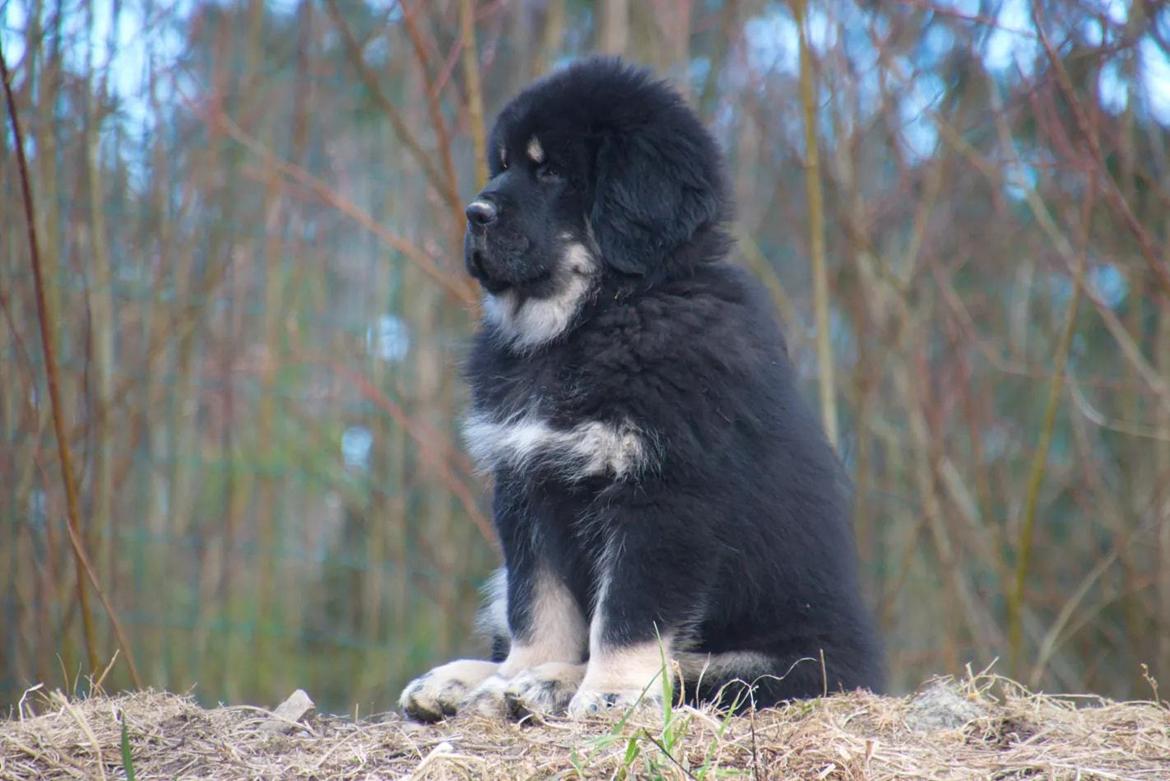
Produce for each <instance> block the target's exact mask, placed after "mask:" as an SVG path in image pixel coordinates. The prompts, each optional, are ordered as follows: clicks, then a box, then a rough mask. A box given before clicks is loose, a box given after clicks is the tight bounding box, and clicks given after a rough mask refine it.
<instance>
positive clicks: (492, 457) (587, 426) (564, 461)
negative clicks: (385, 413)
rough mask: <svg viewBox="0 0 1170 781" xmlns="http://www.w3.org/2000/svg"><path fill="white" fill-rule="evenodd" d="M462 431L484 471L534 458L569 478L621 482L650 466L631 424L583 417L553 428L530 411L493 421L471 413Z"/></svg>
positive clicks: (645, 448)
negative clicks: (607, 478)
mask: <svg viewBox="0 0 1170 781" xmlns="http://www.w3.org/2000/svg"><path fill="white" fill-rule="evenodd" d="M463 434H464V437H465V438H466V440H467V447H468V450H469V451H470V452H471V456H472V458H474V459H475V460H476V462H477V463H478V464H479V466H480V467H481V468H482V469H484V470H487V471H492V470H495V469H498V468H500V467H509V468H512V469H523V468H524V467H526V466H529V465H532V464H534V463H536V462H539V463H541V464H542V465H545V466H552V467H553V468H555V469H556V470H557V471H558V472H559V473H560V474H561V475H562V476H564V477H565V478H567V479H569V480H582V479H584V478H586V477H596V476H599V475H605V474H612V475H614V476H615V477H617V478H618V479H619V480H620V479H623V478H626V477H630V476H633V475H637V474H639V473H641V472H642V471H643V470H645V469H646V468H647V467H648V466H650V463H649V462H650V455H651V448H650V446H649V442H648V441H647V439H646V436H645V434H643V433H642V432H641V431H639V430H638V428H637V427H636V426H634V425H633V424H631V423H623V424H621V425H616V426H615V425H610V424H608V423H601V422H599V421H588V422H585V423H579V424H577V425H576V426H573V427H572V428H570V429H557V428H553V427H552V426H550V425H549V424H548V422H547V421H545V420H542V419H541V418H538V417H535V416H533V415H518V416H514V417H511V418H509V419H507V420H504V421H496V420H492V419H491V418H490V417H489V416H487V415H484V414H482V413H473V414H472V415H471V416H470V417H469V418H468V420H467V422H466V423H465V424H464V427H463Z"/></svg>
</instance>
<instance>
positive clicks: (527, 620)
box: [466, 59, 883, 705]
mask: <svg viewBox="0 0 1170 781" xmlns="http://www.w3.org/2000/svg"><path fill="white" fill-rule="evenodd" d="M533 135H538V136H539V139H540V141H541V144H542V147H543V152H544V157H545V160H544V162H543V163H541V164H539V165H538V164H536V163H533V162H532V161H531V160H529V159H528V158H527V157H526V155H525V148H526V144H528V142H529V139H530V138H531V137H532V136H533ZM501 149H504V150H506V154H505V155H501V154H500V150H501ZM489 156H490V158H491V161H490V162H491V172H492V177H493V178H492V180H491V182H490V183H489V185H488V187H487V188H486V189H485V191H484V193H483V194H481V196H479V197H481V198H488V199H490V200H491V201H492V202H493V203H494V204H496V205H497V206H498V207H499V216H498V218H497V220H496V222H495V223H494V224H493V225H491V226H489V227H488V229H487V230H476V229H469V232H468V241H467V247H466V252H467V263H468V268H469V271H470V272H471V273H472V274H474V275H475V276H476V277H477V278H478V279H480V281H481V282H482V283H483V285H484V287H485V288H486V289H487V290H488V291H489V292H491V293H496V294H499V293H506V292H511V293H512V294H513V295H516V296H518V297H519V300H527V299H533V298H535V299H539V298H541V297H544V296H549V295H553V294H554V293H555V291H556V289H557V287H558V285H561V284H563V282H564V277H563V276H562V275H560V274H561V272H560V270H558V268H557V264H558V263H559V262H560V261H559V260H558V258H559V254H558V250H557V247H558V246H559V245H558V243H557V242H558V237H564V236H565V235H570V236H572V237H574V238H575V239H579V240H580V241H582V242H584V243H585V244H586V246H588V247H589V248H590V250H591V251H592V252H593V253H595V256H596V257H598V258H599V259H600V261H601V266H602V268H601V271H600V272H599V273H598V274H597V277H596V279H595V281H594V282H593V288H592V292H591V293H590V295H589V296H588V297H587V299H586V300H585V302H584V304H583V305H582V306H581V308H580V309H579V311H577V313H576V315H575V316H574V317H573V319H572V322H571V324H570V325H569V327H568V328H567V329H565V330H564V332H562V333H560V334H559V335H558V336H557V337H556V338H554V339H552V340H551V341H549V342H547V343H543V344H540V345H538V346H535V347H528V348H523V349H521V348H518V347H516V346H515V345H513V344H510V343H509V341H508V339H507V338H505V337H504V336H503V335H502V334H501V333H500V332H499V328H498V326H496V325H493V324H492V323H491V322H485V324H484V326H483V328H482V329H481V330H480V332H479V334H478V335H477V337H476V340H475V342H474V346H473V349H472V352H471V355H470V358H469V362H468V367H467V376H468V379H469V381H470V384H471V388H472V394H473V409H474V410H477V411H479V412H481V413H487V414H489V415H493V416H495V417H496V418H497V419H503V418H506V417H507V416H509V415H512V414H514V413H516V412H517V411H519V410H524V409H538V410H539V412H540V414H541V416H542V417H543V418H544V419H546V420H547V421H548V422H549V423H550V424H551V425H553V426H555V427H558V428H561V429H566V430H567V429H571V428H573V427H574V426H575V425H577V424H579V423H581V422H582V421H603V422H607V423H610V424H613V425H619V424H621V423H622V422H623V421H632V422H633V423H635V424H636V425H637V427H638V428H639V430H640V431H642V432H645V433H646V441H647V442H649V443H651V444H652V448H651V449H652V453H651V454H650V458H649V461H650V464H649V466H648V467H647V468H646V469H645V470H643V471H641V472H638V473H637V474H628V475H625V476H621V477H619V476H616V475H613V474H607V475H604V476H602V475H595V476H591V477H588V478H586V479H577V480H570V479H566V478H565V477H564V475H563V474H562V473H561V472H560V471H558V470H557V469H555V468H553V465H551V464H545V463H542V462H541V460H540V459H536V460H534V461H533V462H531V463H528V464H526V465H525V466H524V467H523V468H522V469H509V468H501V469H499V470H498V471H497V473H496V475H495V478H496V485H495V500H494V512H495V523H496V525H497V528H498V531H499V535H500V539H501V542H502V546H503V551H504V557H505V560H506V562H505V563H506V565H507V568H508V581H509V582H508V620H509V625H510V631H511V633H512V635H513V636H514V637H521V638H522V637H527V636H531V635H532V634H534V633H539V632H540V627H536V626H532V622H531V616H530V611H529V605H530V603H531V599H532V593H531V592H532V588H533V582H534V580H533V577H534V573H535V571H536V570H537V568H538V567H541V566H545V567H548V568H550V569H551V570H552V571H554V572H556V573H558V574H559V575H560V576H561V577H562V578H563V579H564V581H565V582H566V583H567V584H568V586H569V588H570V590H571V592H572V594H573V596H574V597H575V599H576V600H577V602H578V603H579V605H580V607H581V609H582V611H583V612H584V614H585V616H586V617H587V618H588V617H591V616H592V615H593V613H594V611H595V609H602V610H604V611H605V615H606V623H605V637H604V641H605V642H606V643H609V644H611V645H615V646H623V645H627V644H633V643H641V642H645V641H648V640H653V639H654V638H655V636H656V635H655V633H656V631H657V632H661V633H666V632H674V633H676V636H677V637H678V638H681V640H680V641H679V642H678V643H676V648H675V650H676V651H677V650H680V649H682V650H688V649H689V650H691V651H697V652H710V653H713V654H722V653H727V652H735V651H741V652H755V653H756V654H761V655H764V656H766V657H767V659H768V660H769V664H768V665H767V669H764V670H761V669H759V668H757V667H750V669H743V670H741V671H739V676H741V677H745V678H749V679H756V681H757V684H758V688H757V689H756V691H755V701H756V703H757V704H758V705H769V704H772V703H775V702H777V701H780V700H785V699H790V698H800V697H810V696H817V695H820V694H821V693H822V691H824V690H825V689H826V688H827V689H828V690H829V691H835V690H840V689H853V688H857V687H865V688H869V689H872V690H880V689H881V688H882V685H883V672H882V667H883V664H882V651H881V646H880V643H879V640H878V637H877V635H876V632H875V629H874V627H873V624H872V621H871V617H870V615H869V613H868V611H867V609H866V607H865V605H864V603H863V600H862V598H861V596H860V589H859V584H858V575H857V564H856V554H855V547H854V541H853V538H852V532H851V528H850V522H849V502H848V497H847V486H846V481H845V479H844V477H843V472H842V468H841V465H840V463H839V461H838V459H837V457H836V455H835V454H834V452H833V450H832V448H831V447H830V446H829V445H828V443H827V441H826V438H825V436H824V434H823V432H822V430H821V428H820V426H819V424H818V422H817V419H816V416H815V415H814V414H813V412H812V411H811V409H810V407H809V405H808V404H806V402H805V400H804V399H803V398H802V397H801V394H800V392H799V390H798V386H797V377H796V372H795V371H794V368H793V365H792V363H791V362H790V360H789V357H788V354H787V348H786V346H785V341H784V337H783V335H782V333H781V331H780V329H779V327H778V326H777V324H776V321H775V319H774V317H773V313H772V307H771V306H770V303H769V301H768V300H767V298H766V297H765V295H764V294H763V292H762V289H761V286H760V284H759V283H758V282H757V280H756V279H754V278H753V277H752V276H751V275H750V274H749V273H747V272H745V271H744V270H742V269H740V268H738V267H736V266H734V265H731V264H730V263H728V262H726V256H727V254H728V251H729V248H730V246H731V242H730V241H729V239H728V235H727V233H726V231H725V228H726V226H727V224H728V222H729V221H730V220H731V219H732V206H731V203H730V200H729V197H728V194H727V185H726V183H725V179H724V172H723V163H722V158H721V155H720V153H719V150H718V148H717V145H716V143H715V142H714V140H713V139H712V138H711V136H710V135H709V134H708V133H707V131H706V130H705V129H704V128H703V127H702V125H701V123H700V122H699V121H698V119H697V118H696V117H695V115H694V114H693V113H692V111H691V110H690V109H689V108H688V107H687V106H686V104H685V102H684V101H683V100H682V99H681V98H680V97H679V96H678V95H677V94H676V93H675V92H674V91H673V90H671V89H670V88H668V87H667V86H666V85H664V84H663V83H661V82H658V81H655V80H654V79H652V78H651V77H650V76H649V75H648V74H647V73H646V72H644V71H642V70H638V69H634V68H631V67H629V66H626V65H624V64H622V63H620V62H618V61H615V60H608V59H606V60H599V59H594V60H587V61H583V62H580V63H577V64H575V65H573V66H570V67H568V68H567V69H565V70H562V71H560V72H557V73H555V74H553V75H551V76H549V77H547V78H546V79H544V80H542V81H539V82H537V83H536V84H534V85H533V86H532V87H530V88H529V89H527V90H526V91H524V92H523V93H521V94H520V95H519V96H518V97H516V98H515V99H514V100H513V101H512V102H511V103H510V104H509V105H508V106H507V107H506V108H505V109H504V110H503V112H502V114H501V116H500V117H499V119H498V122H497V124H496V126H495V129H494V130H493V132H492V135H491V146H490V151H489ZM505 162H506V163H507V168H505V167H504V163H505ZM607 546H608V547H607ZM605 550H608V551H609V554H610V556H611V558H609V559H606V560H605V561H603V560H602V554H603V551H605ZM603 568H606V572H605V574H606V575H607V576H608V577H609V578H610V585H609V589H608V592H607V595H606V597H605V604H604V605H599V606H595V605H594V601H595V599H596V598H597V590H598V582H599V578H600V577H601V575H602V574H603V573H602V569H603ZM503 647H504V646H503V644H501V645H498V646H497V648H498V649H499V650H502V649H503ZM822 659H823V668H822ZM801 660H806V661H801ZM762 674H765V675H766V676H770V677H763V678H760V676H761V675H762ZM733 677H737V676H736V675H730V674H729V675H726V676H724V678H733ZM724 682H725V680H721V679H715V680H704V685H703V687H702V691H699V692H698V694H699V696H700V698H706V697H710V696H711V695H712V693H713V692H714V691H715V690H717V689H718V688H719V687H720V686H721V685H722V684H723V683H724ZM687 684H688V686H687V688H688V690H690V691H691V692H692V694H694V691H693V690H694V686H695V682H694V681H689V682H687Z"/></svg>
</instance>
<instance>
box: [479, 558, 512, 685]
mask: <svg viewBox="0 0 1170 781" xmlns="http://www.w3.org/2000/svg"><path fill="white" fill-rule="evenodd" d="M475 631H476V633H477V634H478V635H480V636H481V637H483V638H485V639H486V640H487V641H488V642H489V643H490V644H491V660H492V661H493V662H502V661H504V659H505V658H506V657H507V656H508V650H509V649H510V648H511V646H512V638H511V635H510V634H509V632H508V570H507V569H505V568H504V567H500V568H499V569H498V570H496V571H495V572H493V573H492V574H491V577H489V578H488V579H487V582H486V583H484V585H483V605H482V606H481V607H480V609H479V612H478V613H477V614H476V616H475Z"/></svg>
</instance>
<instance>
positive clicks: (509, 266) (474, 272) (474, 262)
mask: <svg viewBox="0 0 1170 781" xmlns="http://www.w3.org/2000/svg"><path fill="white" fill-rule="evenodd" d="M525 243H526V242H525ZM520 249H521V248H519V247H516V248H507V249H505V250H501V249H500V248H495V249H489V248H488V242H487V240H486V238H485V237H484V236H482V235H476V234H475V233H472V234H471V235H469V237H468V242H467V247H466V250H465V252H466V262H467V271H468V273H469V274H471V276H472V277H474V278H475V280H476V281H477V282H479V284H480V286H481V287H483V289H484V290H486V291H487V292H488V293H491V294H492V295H499V294H501V293H504V292H506V291H508V290H513V289H516V290H520V291H521V292H525V291H532V290H535V289H540V288H541V287H543V286H545V285H546V284H547V283H548V281H549V280H551V279H552V272H551V271H550V270H549V269H547V268H544V267H543V266H542V265H537V264H531V263H527V262H525V260H524V258H523V254H524V253H523V252H520V251H517V250H520Z"/></svg>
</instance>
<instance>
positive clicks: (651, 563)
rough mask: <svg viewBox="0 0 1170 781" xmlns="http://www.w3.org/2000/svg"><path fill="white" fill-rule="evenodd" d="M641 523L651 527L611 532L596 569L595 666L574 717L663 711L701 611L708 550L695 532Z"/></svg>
mask: <svg viewBox="0 0 1170 781" xmlns="http://www.w3.org/2000/svg"><path fill="white" fill-rule="evenodd" d="M642 520H643V521H650V522H644V523H642V524H641V525H639V523H638V519H637V518H628V519H621V518H619V519H618V520H617V522H615V523H614V525H613V527H612V529H611V531H610V533H609V539H608V541H607V545H606V550H605V552H604V555H603V556H602V558H601V561H600V564H599V567H598V570H599V572H598V585H597V595H596V600H595V606H594V610H593V616H592V620H591V622H590V626H589V663H588V666H587V668H586V672H585V677H584V679H583V680H582V682H581V686H580V688H579V689H578V691H577V693H576V694H575V695H574V696H573V699H572V700H571V701H570V703H569V707H568V713H569V716H570V717H572V718H581V717H584V716H588V715H591V714H594V713H597V712H599V711H603V710H607V709H610V708H619V709H621V708H627V707H631V706H634V705H643V706H648V707H660V706H661V704H662V696H663V685H662V683H663V681H662V676H663V675H672V672H671V667H670V659H671V652H672V649H673V648H674V647H675V646H676V645H678V644H679V643H680V641H682V640H683V637H682V636H683V635H685V634H686V632H687V630H688V629H689V627H690V626H691V624H692V623H693V621H694V620H695V618H696V616H697V614H698V613H699V612H700V608H701V605H702V599H703V596H702V595H703V594H705V593H706V591H707V587H706V580H707V578H709V577H710V576H711V569H712V561H711V556H710V548H709V547H708V546H705V544H704V542H703V541H702V540H701V539H696V536H695V534H694V530H693V529H687V528H685V527H682V526H679V525H677V524H676V523H668V524H667V525H666V527H663V526H661V525H659V524H656V523H654V522H653V519H647V518H643V519H642ZM705 548H706V550H707V553H706V555H704V553H703V551H704V549H705Z"/></svg>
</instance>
